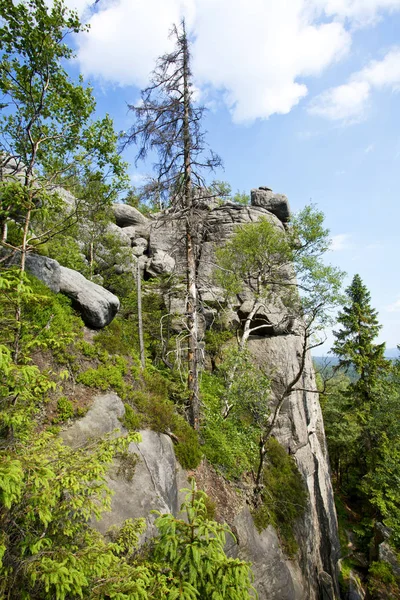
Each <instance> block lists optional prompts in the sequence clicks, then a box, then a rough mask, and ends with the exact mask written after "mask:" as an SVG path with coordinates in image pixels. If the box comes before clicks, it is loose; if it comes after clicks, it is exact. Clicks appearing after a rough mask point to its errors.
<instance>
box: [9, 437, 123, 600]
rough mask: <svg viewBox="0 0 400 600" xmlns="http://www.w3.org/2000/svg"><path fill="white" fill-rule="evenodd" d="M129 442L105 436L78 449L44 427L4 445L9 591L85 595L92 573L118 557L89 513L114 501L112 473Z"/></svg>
mask: <svg viewBox="0 0 400 600" xmlns="http://www.w3.org/2000/svg"><path fill="white" fill-rule="evenodd" d="M128 443H129V440H128V439H123V438H118V439H115V440H108V439H103V440H101V441H99V442H98V443H97V444H95V445H93V444H92V445H91V446H90V447H88V448H81V449H79V450H73V449H71V448H68V447H67V446H64V444H63V443H62V441H61V440H60V439H57V438H56V437H55V436H54V435H53V434H49V433H42V434H39V435H36V436H35V437H32V438H31V439H29V440H27V441H26V442H24V443H22V444H19V445H18V446H16V447H15V449H13V450H11V451H10V450H9V451H8V453H7V454H5V453H4V452H2V453H1V455H0V465H1V467H0V468H1V471H2V477H1V478H0V480H1V481H2V482H3V485H2V490H1V494H0V523H1V530H2V532H3V556H2V564H1V565H0V573H1V577H0V579H1V584H0V592H1V593H2V595H3V594H4V593H5V592H7V594H8V597H10V598H15V599H16V598H21V597H29V598H43V599H45V598H48V599H49V600H50V598H60V599H64V598H66V597H67V595H68V594H73V595H77V596H81V595H82V591H83V590H84V589H86V588H87V586H88V584H89V581H90V579H91V578H92V577H93V576H95V575H99V574H100V573H105V572H106V570H107V568H108V567H109V566H110V565H111V564H112V562H113V561H114V562H115V558H116V557H113V555H112V553H110V552H109V551H108V552H107V547H106V544H105V543H104V542H103V541H102V539H101V536H99V535H98V534H97V533H96V532H94V531H93V530H91V529H90V527H89V525H88V521H89V519H91V518H93V517H96V518H98V517H99V516H100V514H101V512H102V511H103V510H104V509H106V508H108V507H109V506H110V492H109V490H108V488H107V486H106V484H105V475H106V473H107V470H108V468H109V466H110V464H111V461H112V459H113V456H114V455H115V453H116V451H117V450H119V451H122V450H123V449H124V448H125V447H126V446H127V444H128ZM60 524H62V526H60ZM16 578H17V579H18V586H17V588H15V579H16Z"/></svg>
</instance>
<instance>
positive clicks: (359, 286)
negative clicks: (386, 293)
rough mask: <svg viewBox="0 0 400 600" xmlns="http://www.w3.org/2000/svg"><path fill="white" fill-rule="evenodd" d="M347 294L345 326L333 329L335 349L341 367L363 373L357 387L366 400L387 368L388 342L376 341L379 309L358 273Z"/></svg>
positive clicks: (341, 317) (341, 318)
mask: <svg viewBox="0 0 400 600" xmlns="http://www.w3.org/2000/svg"><path fill="white" fill-rule="evenodd" d="M346 294H347V297H348V304H347V305H345V306H344V307H343V310H342V311H341V312H340V313H339V316H338V322H339V323H340V324H341V325H342V328H341V329H340V330H339V331H334V335H335V338H336V341H335V343H334V345H333V352H334V354H336V356H337V357H338V358H339V365H338V366H339V368H340V367H344V368H345V369H348V368H349V367H350V366H353V367H354V369H355V370H356V372H357V373H358V375H359V376H360V379H359V381H358V382H357V384H356V388H357V390H358V391H359V392H361V393H362V395H363V396H364V399H365V400H366V399H367V396H368V393H369V391H368V390H371V386H372V385H373V382H374V381H375V380H376V377H377V376H378V375H379V373H380V372H383V371H385V370H387V369H388V366H389V362H388V361H387V360H386V359H385V357H384V354H385V344H374V340H375V338H376V337H377V335H378V333H379V331H380V330H381V328H382V326H381V325H380V324H379V322H378V313H377V311H376V310H375V309H373V308H372V307H371V304H370V302H371V295H370V293H369V291H368V289H367V287H366V286H365V285H364V284H363V282H362V280H361V277H360V276H359V275H355V276H354V277H353V281H352V282H351V285H350V286H349V287H348V288H347V290H346Z"/></svg>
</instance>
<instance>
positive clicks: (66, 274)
mask: <svg viewBox="0 0 400 600" xmlns="http://www.w3.org/2000/svg"><path fill="white" fill-rule="evenodd" d="M60 270H61V273H60V292H62V293H63V294H65V295H66V296H68V297H69V298H71V300H72V302H73V304H74V305H75V306H76V307H77V308H78V310H79V312H80V314H81V315H82V319H83V321H84V323H85V324H86V325H88V326H89V327H93V328H95V329H101V328H102V327H105V326H106V325H108V324H109V323H111V321H112V320H113V318H114V317H115V315H116V314H117V312H118V310H119V299H118V298H117V296H115V295H114V294H112V293H111V292H109V291H108V290H106V289H104V288H103V287H101V285H97V283H93V282H92V281H89V280H88V279H86V278H85V277H84V276H83V275H81V274H80V273H78V272H77V271H74V270H73V269H67V267H60Z"/></svg>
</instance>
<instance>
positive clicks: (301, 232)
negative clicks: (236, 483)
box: [216, 207, 343, 489]
mask: <svg viewBox="0 0 400 600" xmlns="http://www.w3.org/2000/svg"><path fill="white" fill-rule="evenodd" d="M328 234H329V232H328V231H327V230H326V229H325V228H324V227H323V214H322V213H321V212H319V211H316V210H315V209H314V208H313V207H306V208H305V209H304V210H303V211H302V212H301V213H300V214H299V215H298V216H297V217H295V218H294V219H293V221H292V226H291V228H290V229H289V231H288V232H287V233H286V232H285V231H284V230H283V229H280V228H279V227H277V226H276V224H275V223H274V222H271V221H270V220H268V219H261V220H260V221H258V222H257V223H249V224H246V225H243V226H240V227H238V228H237V231H236V233H235V234H234V235H233V236H232V237H231V238H230V239H229V240H228V241H227V242H226V244H225V245H224V246H223V247H222V248H220V249H218V250H217V251H216V256H217V263H218V269H217V271H216V280H217V282H218V283H219V284H220V285H221V287H223V288H225V290H226V291H227V294H228V296H229V295H230V296H235V295H238V294H240V293H243V292H245V291H247V293H248V292H250V294H251V295H250V297H251V300H249V308H248V310H247V314H246V316H245V318H244V320H243V327H242V331H241V333H240V337H239V348H240V349H241V350H244V349H245V348H246V345H247V341H248V339H249V337H250V336H251V335H253V334H257V333H260V332H262V331H264V333H268V332H272V331H274V332H275V333H276V332H279V333H286V334H287V333H292V332H296V334H297V335H299V336H300V338H301V355H300V360H299V366H298V368H297V369H296V371H295V373H294V375H293V376H292V377H291V378H289V379H288V378H287V376H286V374H285V373H283V374H282V375H281V376H279V377H278V379H279V380H277V378H276V376H275V381H274V382H273V385H274V387H275V389H276V390H277V395H278V398H277V402H276V403H275V407H274V410H273V411H272V412H271V414H270V415H269V417H268V419H267V420H266V421H265V423H264V426H263V431H262V434H261V436H260V444H259V454H260V460H259V467H258V471H257V475H256V489H257V488H258V486H259V484H260V482H261V477H262V470H263V464H264V458H265V455H266V452H267V446H266V443H267V441H268V439H269V437H270V435H271V433H272V431H273V429H274V427H275V424H276V421H277V419H278V416H279V414H280V410H281V408H282V405H283V403H284V401H285V400H286V399H287V398H289V397H290V396H291V394H292V393H294V392H296V391H297V390H299V389H300V380H301V378H302V375H303V372H304V369H305V365H306V360H307V355H308V352H309V350H310V349H312V348H314V347H316V346H318V345H320V344H322V343H323V341H324V329H325V328H326V327H327V325H329V324H331V323H332V322H333V321H332V311H333V309H334V308H335V307H336V306H337V304H338V302H339V301H340V298H341V296H340V288H341V282H342V277H343V273H342V272H341V271H340V270H339V269H336V268H334V267H332V266H329V265H325V264H324V262H323V260H322V256H323V254H324V252H325V251H326V250H327V249H328V248H329V236H328ZM276 315H279V321H277V318H276ZM315 391H316V390H315Z"/></svg>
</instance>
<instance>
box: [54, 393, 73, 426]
mask: <svg viewBox="0 0 400 600" xmlns="http://www.w3.org/2000/svg"><path fill="white" fill-rule="evenodd" d="M74 414H75V410H74V405H73V404H72V402H71V400H68V398H66V397H65V396H61V398H59V399H58V400H57V417H55V418H54V419H53V423H63V422H64V421H68V419H71V418H72V417H73V416H74Z"/></svg>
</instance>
